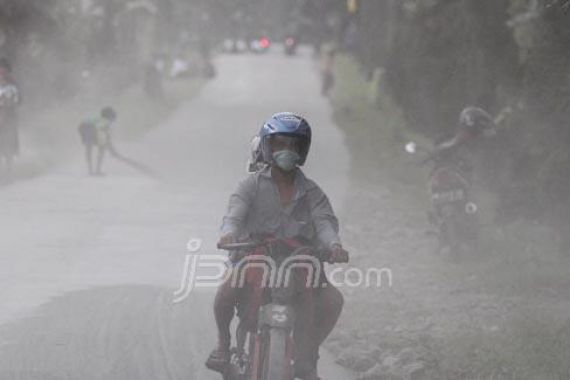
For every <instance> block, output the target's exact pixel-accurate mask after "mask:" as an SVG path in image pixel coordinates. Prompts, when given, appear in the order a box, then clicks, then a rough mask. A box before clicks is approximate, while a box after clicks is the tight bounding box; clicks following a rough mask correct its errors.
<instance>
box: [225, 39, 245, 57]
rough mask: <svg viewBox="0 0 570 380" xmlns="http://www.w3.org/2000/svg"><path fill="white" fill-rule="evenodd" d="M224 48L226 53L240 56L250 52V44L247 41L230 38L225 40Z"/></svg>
mask: <svg viewBox="0 0 570 380" xmlns="http://www.w3.org/2000/svg"><path fill="white" fill-rule="evenodd" d="M222 48H223V50H224V52H226V53H232V54H239V53H244V52H246V51H247V50H248V44H247V42H246V41H245V40H241V39H233V38H228V39H226V40H224V43H223V46H222Z"/></svg>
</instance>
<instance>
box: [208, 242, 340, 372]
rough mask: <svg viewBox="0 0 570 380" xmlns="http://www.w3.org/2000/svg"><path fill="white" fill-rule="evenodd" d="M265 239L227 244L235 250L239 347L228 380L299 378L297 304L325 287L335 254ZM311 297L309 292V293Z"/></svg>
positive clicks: (235, 350) (232, 252)
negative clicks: (325, 276) (325, 268)
mask: <svg viewBox="0 0 570 380" xmlns="http://www.w3.org/2000/svg"><path fill="white" fill-rule="evenodd" d="M293 245H294V248H293V249H292V250H291V241H284V240H280V239H265V240H261V241H248V242H240V243H233V244H226V245H221V246H219V247H218V248H220V249H224V250H228V251H230V252H231V259H232V262H237V263H238V264H237V265H236V267H234V270H233V275H232V276H233V277H232V281H235V283H234V284H232V286H234V285H235V286H238V287H240V289H243V292H242V293H243V296H242V297H240V301H239V303H238V317H239V324H238V326H237V330H236V346H235V347H234V348H232V349H231V359H230V364H229V366H228V368H227V369H226V371H225V373H224V374H223V379H224V380H293V379H294V361H295V350H294V347H295V342H294V334H293V330H294V326H295V320H296V312H297V310H295V307H294V306H293V305H294V304H295V301H296V299H297V297H298V296H299V295H300V294H301V293H302V292H312V291H313V289H315V288H316V287H318V286H319V284H320V281H321V278H322V277H321V275H323V272H322V269H323V268H322V267H323V265H322V264H323V262H326V261H327V260H328V259H329V253H328V252H325V251H317V250H315V249H314V248H312V247H309V246H302V245H299V244H298V243H293ZM306 294H307V293H305V295H306Z"/></svg>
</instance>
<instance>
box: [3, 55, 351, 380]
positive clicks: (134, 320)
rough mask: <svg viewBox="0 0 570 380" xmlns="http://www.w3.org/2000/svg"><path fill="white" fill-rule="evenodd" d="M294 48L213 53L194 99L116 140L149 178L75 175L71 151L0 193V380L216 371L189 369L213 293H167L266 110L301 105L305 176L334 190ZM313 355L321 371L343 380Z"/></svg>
mask: <svg viewBox="0 0 570 380" xmlns="http://www.w3.org/2000/svg"><path fill="white" fill-rule="evenodd" d="M302 53H305V54H301V55H300V56H297V57H293V58H285V57H283V56H282V54H279V53H277V52H275V53H272V54H269V55H266V56H231V57H230V56H225V57H221V58H220V59H219V60H218V62H217V65H218V71H219V76H218V77H217V78H216V79H215V80H214V81H213V82H211V83H210V84H209V85H207V86H206V88H205V89H204V90H203V91H202V93H201V94H200V95H199V96H198V97H197V98H195V99H193V100H191V101H189V102H188V103H186V104H184V105H183V106H181V107H180V108H179V109H178V110H177V111H176V112H175V113H174V114H173V115H171V117H170V118H169V119H168V120H165V121H164V123H163V124H162V125H160V126H158V127H157V128H155V129H154V130H152V131H151V132H149V133H148V134H146V135H145V136H144V137H143V138H141V139H140V140H139V141H138V142H136V143H133V144H131V145H129V146H126V147H123V150H125V153H127V154H129V155H130V156H133V157H137V158H140V159H142V160H144V162H145V163H147V164H149V165H150V166H151V167H152V168H153V169H154V170H156V171H157V172H159V173H160V179H151V178H147V177H144V176H142V175H140V174H139V173H136V172H134V171H132V170H131V169H129V168H128V167H125V166H123V165H122V164H121V163H119V162H116V161H113V160H112V159H110V158H109V159H107V165H106V171H107V177H106V178H93V177H88V176H86V175H85V174H84V173H85V168H84V163H83V157H82V156H70V159H69V160H68V161H67V162H66V163H64V164H62V165H60V166H58V167H55V168H53V169H51V170H50V171H48V172H46V173H45V174H44V175H43V176H41V177H38V178H35V179H32V180H29V181H25V182H19V183H16V184H14V185H12V186H9V187H6V188H3V189H1V190H0V210H2V211H1V213H0V214H1V216H0V230H1V231H2V240H1V243H0V260H1V264H2V265H0V281H1V282H2V286H1V288H0V289H1V290H0V292H1V298H2V302H1V304H0V323H2V324H3V327H2V330H1V336H2V339H1V341H0V342H1V350H0V379H8V378H9V379H42V380H48V379H79V378H81V379H103V378H104V379H200V380H203V379H206V380H207V379H216V378H218V377H217V376H215V375H212V374H211V373H208V372H207V371H206V370H205V369H204V366H203V360H204V359H205V357H206V355H207V353H208V352H209V350H210V349H211V347H212V346H213V344H214V342H215V328H214V322H213V317H212V312H211V303H212V299H213V294H214V290H202V291H200V292H198V293H192V295H191V296H190V297H189V298H188V299H186V300H184V302H182V303H179V304H174V303H173V302H172V300H173V291H174V290H175V289H177V287H178V285H179V283H180V279H181V276H182V269H183V263H184V258H185V255H186V254H187V251H186V249H185V246H186V243H187V241H188V240H189V239H190V238H199V239H202V240H203V246H202V252H203V253H210V254H214V253H217V251H216V250H215V248H214V246H215V242H216V241H217V238H218V228H219V225H220V222H221V217H222V215H223V213H224V209H225V206H226V201H227V198H228V196H229V194H230V192H231V191H232V190H233V188H234V186H235V185H236V183H237V181H238V180H239V179H240V178H241V177H243V176H244V175H245V162H246V159H247V156H248V147H249V140H250V138H251V136H252V135H253V134H254V133H256V132H257V130H258V128H259V126H260V123H261V122H262V121H263V120H264V119H266V118H267V117H268V116H270V115H271V114H272V113H274V112H277V111H286V110H289V111H295V112H298V113H301V114H303V115H304V116H306V117H307V118H308V120H309V121H310V123H311V124H312V125H313V128H314V145H313V149H312V150H311V152H310V154H309V158H308V165H307V167H306V169H305V172H306V173H307V174H308V176H309V177H311V178H313V179H315V180H316V181H317V183H319V184H320V185H321V187H323V189H324V190H325V191H326V192H327V193H328V194H329V196H330V198H331V200H332V202H333V206H335V208H336V209H337V211H341V210H339V209H340V207H341V204H342V202H343V198H344V193H345V189H346V188H347V186H348V179H347V173H348V164H349V157H348V152H347V150H346V148H345V147H344V145H343V141H342V134H341V132H340V131H338V130H337V129H336V128H335V126H334V124H333V122H332V120H331V113H332V112H331V109H330V107H329V105H328V103H327V102H326V101H325V100H324V99H323V98H321V97H320V96H319V91H318V90H319V82H318V75H317V71H316V68H315V67H314V62H313V61H312V60H311V59H309V54H308V53H306V52H302ZM119 111H120V110H119ZM117 127H118V128H120V120H119V123H118V125H117ZM341 215H342V212H341ZM322 364H323V367H324V368H323V375H324V376H325V377H326V378H327V379H338V380H341V379H342V380H347V379H350V378H351V376H350V375H348V374H347V373H344V372H342V370H341V369H339V368H337V367H335V366H334V365H333V364H332V363H331V361H330V360H327V359H325V360H323V362H322ZM327 372H332V373H331V374H329V373H327Z"/></svg>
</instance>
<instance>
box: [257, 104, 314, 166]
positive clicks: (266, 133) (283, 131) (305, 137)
mask: <svg viewBox="0 0 570 380" xmlns="http://www.w3.org/2000/svg"><path fill="white" fill-rule="evenodd" d="M275 135H287V136H295V137H298V138H299V139H300V142H301V145H300V147H299V155H300V156H301V161H300V162H299V165H303V164H304V163H305V160H306V159H307V155H308V154H309V149H310V147H311V126H310V125H309V123H308V122H307V120H305V119H304V118H302V117H301V116H299V115H296V114H294V113H292V112H280V113H276V114H275V115H273V116H271V118H269V120H267V121H266V122H265V123H264V124H263V126H262V127H261V130H260V131H259V137H260V139H261V141H260V149H261V156H262V158H263V161H264V162H266V163H272V162H273V152H272V151H271V144H270V139H271V136H275Z"/></svg>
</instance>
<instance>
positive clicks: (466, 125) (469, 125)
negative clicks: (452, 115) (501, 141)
mask: <svg viewBox="0 0 570 380" xmlns="http://www.w3.org/2000/svg"><path fill="white" fill-rule="evenodd" d="M496 128H497V126H496V125H495V121H494V120H493V117H492V116H491V115H490V114H489V113H488V112H487V111H485V110H483V109H481V108H478V107H472V106H469V107H466V108H464V109H463V110H462V111H461V114H460V115H459V125H458V128H457V131H456V133H455V136H453V138H452V139H450V140H447V141H445V142H443V143H440V144H439V145H437V147H436V150H435V152H434V154H435V155H446V154H453V153H454V152H456V151H457V150H458V149H460V148H461V147H464V146H467V145H469V144H471V143H472V142H474V141H475V140H477V139H478V138H479V137H481V136H483V137H493V136H495V134H496V133H497V129H496Z"/></svg>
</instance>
